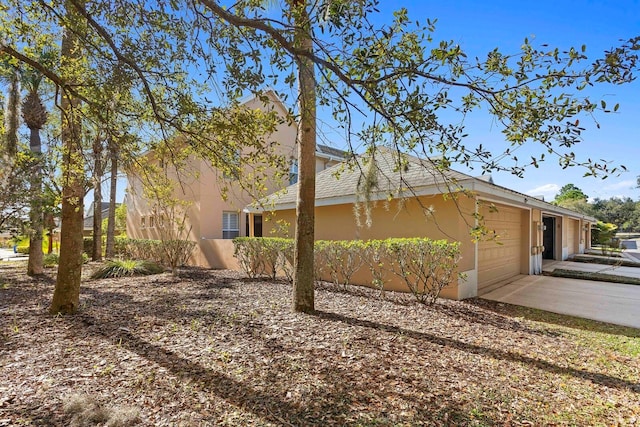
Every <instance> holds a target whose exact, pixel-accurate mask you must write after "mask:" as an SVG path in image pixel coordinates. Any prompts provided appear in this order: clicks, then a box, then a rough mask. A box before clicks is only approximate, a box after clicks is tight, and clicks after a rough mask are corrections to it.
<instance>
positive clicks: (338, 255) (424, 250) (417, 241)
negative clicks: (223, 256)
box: [233, 237, 460, 304]
mask: <svg viewBox="0 0 640 427" xmlns="http://www.w3.org/2000/svg"><path fill="white" fill-rule="evenodd" d="M233 243H234V246H235V252H234V255H235V257H236V258H237V259H238V263H239V264H240V268H241V269H242V270H243V271H244V272H245V274H247V276H249V277H251V278H255V277H260V276H270V277H276V275H277V274H278V273H282V274H284V275H285V277H286V278H287V279H288V280H289V281H291V280H292V276H293V267H292V266H293V247H294V246H293V241H292V240H291V239H279V238H267V237H262V238H253V237H238V238H236V239H234V240H233ZM459 260H460V244H459V243H458V242H454V243H450V242H448V241H446V240H431V239H427V238H410V239H386V240H369V241H360V240H354V241H327V240H325V241H323V240H319V241H316V242H315V245H314V269H315V271H314V274H315V277H316V279H317V280H321V279H322V277H326V276H328V277H330V278H331V280H332V281H333V282H334V283H336V284H342V285H343V286H345V287H346V286H347V285H349V284H351V279H352V277H353V276H354V275H355V274H356V273H357V272H358V271H359V270H360V269H362V268H363V267H364V266H366V268H368V269H369V272H370V273H371V277H372V279H373V280H372V284H373V285H374V286H375V287H376V288H378V289H380V291H381V292H384V286H385V284H386V283H387V282H388V281H389V278H390V276H391V275H396V276H397V277H399V278H400V279H401V280H402V281H404V283H405V284H406V285H407V288H408V289H409V291H410V292H411V293H412V294H413V295H414V296H415V298H416V300H418V301H419V302H421V303H423V304H432V303H433V302H435V301H436V299H437V298H438V296H439V295H440V292H441V291H442V289H443V288H444V287H445V286H447V285H448V284H449V283H451V282H452V281H453V280H455V279H456V277H457V276H456V272H457V267H458V261H459Z"/></svg>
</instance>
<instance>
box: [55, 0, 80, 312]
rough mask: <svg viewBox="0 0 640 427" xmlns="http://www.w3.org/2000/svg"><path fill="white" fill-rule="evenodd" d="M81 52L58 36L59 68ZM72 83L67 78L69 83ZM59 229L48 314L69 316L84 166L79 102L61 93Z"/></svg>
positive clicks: (76, 285)
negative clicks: (60, 221)
mask: <svg viewBox="0 0 640 427" xmlns="http://www.w3.org/2000/svg"><path fill="white" fill-rule="evenodd" d="M71 3H72V2H69V1H67V2H66V10H67V15H68V17H69V20H68V22H75V21H76V19H77V17H76V16H74V15H76V14H75V13H74V12H73V10H74V6H73V4H71ZM81 55H82V52H81V49H80V48H79V41H78V38H77V36H76V35H75V34H74V32H73V31H70V30H69V28H65V29H64V32H63V35H62V45H61V48H60V60H61V62H62V65H63V66H66V67H71V69H73V68H74V66H75V67H79V66H80V65H78V64H76V62H77V60H78V59H79V58H80V57H81ZM73 80H74V79H73V78H71V81H73ZM61 93H62V95H61V98H62V99H61V103H60V104H61V105H60V109H61V116H62V117H61V119H62V135H61V139H62V158H63V162H62V215H61V217H62V227H61V230H60V264H59V266H58V276H57V279H56V286H55V290H54V292H53V301H52V303H51V308H50V309H49V312H50V313H51V314H58V313H61V314H69V313H75V312H76V311H77V310H78V305H79V303H80V279H81V275H82V229H83V211H84V209H83V197H84V164H83V160H82V143H81V129H80V122H79V118H78V112H77V111H76V110H77V108H78V106H79V104H80V102H79V100H78V99H77V98H75V97H73V96H72V95H71V94H70V93H68V92H67V91H65V90H62V92H61Z"/></svg>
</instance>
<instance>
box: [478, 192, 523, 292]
mask: <svg viewBox="0 0 640 427" xmlns="http://www.w3.org/2000/svg"><path fill="white" fill-rule="evenodd" d="M480 213H481V214H482V216H483V217H484V221H485V225H486V226H487V228H488V229H489V230H495V231H496V233H497V234H498V236H499V237H498V238H497V239H496V240H495V241H494V240H491V241H483V242H479V243H478V294H480V295H481V294H483V293H486V292H489V291H491V290H492V289H494V288H495V287H496V286H497V285H499V284H500V283H501V282H504V281H505V280H507V279H510V278H512V277H514V276H517V275H519V274H520V272H521V270H522V269H521V265H520V264H521V258H522V257H521V251H522V211H521V210H520V209H517V208H513V207H510V206H504V205H498V204H496V205H495V208H490V207H489V206H484V205H483V206H482V207H481V208H480Z"/></svg>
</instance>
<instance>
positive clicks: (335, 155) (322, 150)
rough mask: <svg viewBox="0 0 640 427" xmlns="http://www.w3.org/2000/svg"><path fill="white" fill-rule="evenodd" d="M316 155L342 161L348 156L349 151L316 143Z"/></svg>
mask: <svg viewBox="0 0 640 427" xmlns="http://www.w3.org/2000/svg"><path fill="white" fill-rule="evenodd" d="M316 156H317V157H326V158H328V159H329V160H337V161H343V160H346V159H348V158H349V152H348V151H344V150H340V149H338V148H333V147H329V146H328V145H322V144H316Z"/></svg>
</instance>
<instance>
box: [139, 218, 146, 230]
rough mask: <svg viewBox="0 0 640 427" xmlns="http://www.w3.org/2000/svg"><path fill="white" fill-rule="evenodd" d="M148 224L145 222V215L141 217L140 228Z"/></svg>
mask: <svg viewBox="0 0 640 427" xmlns="http://www.w3.org/2000/svg"><path fill="white" fill-rule="evenodd" d="M145 227H146V224H145V218H144V217H143V216H141V217H140V228H145Z"/></svg>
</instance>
